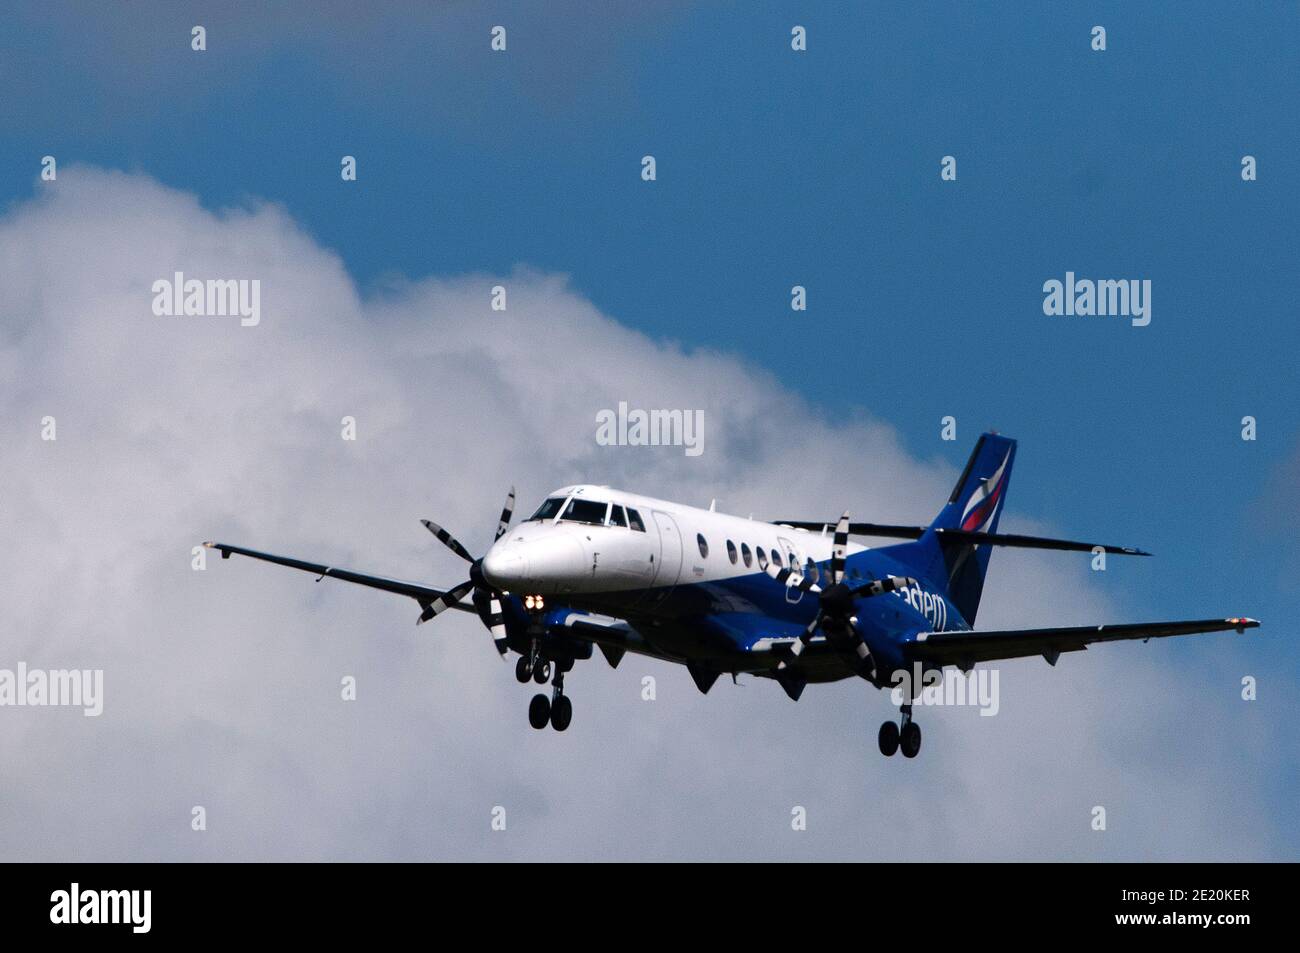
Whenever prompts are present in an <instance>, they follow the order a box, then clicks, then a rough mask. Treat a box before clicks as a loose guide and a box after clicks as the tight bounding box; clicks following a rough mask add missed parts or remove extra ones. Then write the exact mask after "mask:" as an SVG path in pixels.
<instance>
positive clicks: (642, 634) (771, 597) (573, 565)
mask: <svg viewBox="0 0 1300 953" xmlns="http://www.w3.org/2000/svg"><path fill="white" fill-rule="evenodd" d="M1015 455H1016V441H1014V440H1012V439H1010V438H1008V437H1004V436H1001V435H1000V434H998V433H996V432H989V433H985V434H983V435H982V436H981V437H980V438H979V440H978V442H977V443H976V444H975V449H974V451H973V452H972V453H971V456H970V459H969V461H968V462H967V464H966V468H965V470H964V471H963V472H962V474H961V478H960V479H959V480H958V481H957V485H956V487H955V488H954V489H953V491H952V494H951V495H950V496H949V498H948V501H947V503H946V504H945V505H944V507H943V508H942V509H941V510H940V511H939V515H938V516H937V517H936V518H935V520H934V521H933V522H932V523H930V524H929V525H928V526H899V525H886V524H878V523H855V522H852V521H850V519H849V514H848V513H844V514H843V515H842V516H841V517H840V518H839V519H838V520H837V521H833V522H822V521H817V520H773V521H756V520H754V519H753V518H752V517H751V518H743V517H739V516H729V515H726V514H723V513H719V512H715V511H714V508H713V506H710V507H709V509H699V508H696V507H692V506H685V505H683V504H680V503H674V502H670V501H668V500H661V499H655V498H653V497H648V496H641V495H638V494H635V493H628V492H625V491H622V490H615V489H611V488H609V487H605V486H593V485H578V486H567V487H563V488H562V489H558V490H555V491H554V492H552V493H549V494H547V496H546V498H545V499H544V500H543V502H542V504H541V505H540V506H539V507H538V508H537V510H536V512H534V513H533V515H532V516H530V517H528V519H526V520H524V521H523V522H521V523H519V524H518V525H516V526H514V527H513V528H512V527H511V525H510V522H511V517H512V515H513V512H514V504H515V492H514V490H513V489H511V491H510V493H509V496H508V497H507V500H506V505H505V508H504V509H503V510H502V511H501V517H500V519H499V521H498V524H497V529H496V536H495V537H494V539H493V542H492V545H491V546H490V547H489V548H488V550H487V552H486V553H484V554H483V555H482V557H479V558H476V557H474V556H473V555H472V554H471V553H470V552H469V550H467V549H466V548H465V547H464V546H463V545H461V543H460V542H459V541H458V540H457V539H456V538H455V537H453V536H452V535H451V534H450V533H448V532H447V531H446V530H445V529H443V528H442V527H441V526H439V525H437V524H436V523H432V522H430V521H428V520H422V521H421V522H422V523H423V524H424V526H425V528H427V529H428V530H429V532H431V533H432V534H433V535H434V536H435V537H436V538H437V539H438V540H439V541H440V542H441V543H442V544H443V545H444V546H446V547H447V548H448V549H450V550H451V551H452V552H453V553H455V554H456V555H457V556H459V557H460V558H461V559H463V560H464V561H465V562H466V563H468V564H469V578H468V580H466V581H465V582H462V583H461V584H459V585H457V586H453V587H451V588H450V589H439V588H435V587H432V586H427V585H424V584H422V583H414V582H403V581H400V580H396V579H389V578H386V577H382V576H375V575H370V574H367V573H360V572H353V571H351V570H348V569H340V568H338V567H335V566H331V565H325V564H323V563H315V562H308V561H306V560H301V559H295V558H291V557H287V556H277V555H274V554H272V553H265V552H259V551H257V550H252V549H245V548H243V547H240V546H234V545H231V544H228V543H216V542H208V543H205V544H204V545H205V546H207V547H209V548H211V549H215V550H218V551H220V553H221V557H222V559H229V558H230V556H231V554H232V553H233V554H237V555H241V556H248V557H251V558H253V559H260V560H265V561H267V562H272V563H277V564H279V565H282V566H290V567H292V568H294V569H301V570H305V571H307V572H311V573H314V574H316V576H317V580H316V581H317V582H319V581H320V580H321V579H324V578H325V577H327V576H328V577H330V578H333V579H341V580H343V581H345V582H352V583H357V584H359V585H363V586H369V587H371V588H374V589H380V590H383V591H386V592H392V593H397V594H398V595H402V596H408V597H410V598H412V599H414V600H416V602H417V603H419V605H420V609H421V612H420V615H419V618H418V619H417V620H416V624H417V625H419V624H422V623H425V622H428V621H429V620H430V619H433V618H435V617H436V616H438V615H439V614H441V613H442V612H444V611H446V610H448V609H459V610H462V611H466V612H473V613H476V614H477V615H478V616H479V618H480V620H481V621H482V623H483V625H484V626H485V627H486V628H487V630H488V632H489V633H490V634H491V637H492V640H493V642H494V644H495V646H496V649H497V651H498V652H499V653H500V654H501V656H502V658H505V657H507V655H508V653H509V652H515V653H518V655H519V658H518V660H517V663H516V666H515V677H516V678H517V679H518V681H519V682H521V683H525V684H526V683H527V682H529V681H530V680H531V681H533V682H535V683H536V684H537V685H545V684H546V683H547V682H548V681H549V682H550V683H551V692H550V695H549V696H548V695H546V694H542V693H539V694H537V695H535V696H534V697H533V699H532V701H531V703H530V704H529V707H528V719H529V723H530V724H531V725H532V727H533V728H536V729H539V730H540V729H543V728H545V727H546V726H547V725H548V724H549V725H550V726H551V727H552V728H553V729H555V730H556V731H564V730H565V729H566V728H568V727H569V724H570V721H571V720H572V717H573V704H572V702H571V701H570V699H569V696H568V695H566V694H565V692H564V676H565V673H567V672H569V671H570V670H572V668H573V665H574V663H575V662H578V661H582V660H585V659H590V658H591V657H592V655H593V648H599V649H600V651H601V653H602V654H603V655H604V657H605V659H606V660H607V661H608V663H609V664H610V666H611V667H617V665H618V664H619V662H620V660H621V659H622V658H623V656H624V655H625V654H626V653H627V652H632V653H635V654H639V655H645V656H649V657H651V658H656V659H661V660H664V661H668V662H675V663H679V664H682V665H684V666H685V667H686V669H687V671H688V672H689V673H690V675H691V677H692V678H693V679H694V681H695V684H696V686H697V687H698V688H699V690H700V691H701V692H704V693H707V692H708V691H709V689H710V688H712V686H713V684H714V682H715V681H716V680H717V679H718V677H719V676H721V675H723V674H729V675H731V676H732V679H733V681H734V680H735V679H736V677H737V676H738V675H740V674H750V675H753V676H758V677H762V678H767V679H771V680H773V681H775V682H776V683H777V684H778V685H780V687H781V688H782V689H783V690H784V691H785V693H786V694H787V695H788V696H789V697H790V698H791V699H792V700H794V701H798V700H799V697H800V696H801V694H802V693H803V690H804V688H805V687H806V686H807V685H808V684H811V683H825V682H833V681H838V680H840V679H845V678H860V679H862V680H864V681H866V682H867V683H869V684H870V685H872V686H874V687H876V688H886V687H889V688H891V689H892V688H893V687H895V685H897V684H899V683H900V681H901V679H900V676H899V675H898V674H897V673H901V672H911V671H921V672H923V673H927V674H926V676H925V677H926V678H929V677H931V676H929V675H928V673H933V672H939V673H941V672H942V670H943V668H944V667H945V666H956V667H957V668H958V669H960V670H961V671H962V672H969V671H970V670H971V669H972V668H973V667H974V666H975V665H977V664H979V663H985V662H995V661H1001V660H1005V659H1014V658H1027V657H1034V656H1042V657H1043V658H1044V659H1045V660H1046V661H1047V662H1048V664H1050V665H1053V666H1054V665H1055V664H1056V662H1057V659H1058V658H1059V657H1060V655H1061V654H1062V653H1064V652H1078V651H1083V650H1086V649H1087V647H1088V646H1089V645H1091V644H1093V643H1097V642H1113V641H1119V640H1127V639H1142V640H1143V641H1146V640H1148V639H1152V638H1164V637H1167V636H1176V635H1190V634H1193V633H1200V632H1222V631H1229V630H1235V631H1237V632H1239V633H1242V632H1245V630H1246V629H1250V628H1256V627H1257V626H1258V625H1259V622H1258V621H1256V620H1255V619H1250V618H1246V617H1240V616H1239V617H1232V618H1224V619H1200V620H1192V621H1183V622H1151V623H1137V624H1122V625H1092V626H1070V627H1062V628H1043V629H1018V630H1015V629H1013V630H1000V631H990V630H980V629H976V628H973V626H974V625H975V619H976V613H977V610H978V609H979V604H980V594H981V592H982V590H983V587H984V578H985V574H986V572H987V570H988V564H989V557H990V555H991V553H992V551H993V550H994V549H995V548H996V547H1000V546H1007V547H1022V548H1033V549H1051V550H1066V551H1077V552H1094V553H1095V552H1106V553H1114V554H1118V555H1126V556H1149V555H1150V554H1149V553H1147V552H1144V551H1142V550H1139V549H1132V548H1127V547H1121V546H1103V545H1100V544H1096V543H1082V542H1072V541H1069V540H1060V539H1048V538H1043V537H1036V536H1020V535H1012V534H1003V533H999V532H998V531H997V528H998V522H999V520H1000V518H1001V516H1002V511H1003V509H1004V507H1005V503H1006V498H1007V486H1008V484H1009V482H1010V478H1011V469H1012V466H1013V464H1014V463H1015ZM850 536H867V537H882V538H893V539H905V540H908V541H907V542H903V543H895V544H892V545H887V546H882V547H878V548H869V547H866V546H863V545H860V544H858V543H853V542H850V541H849V537H850ZM466 597H469V600H470V604H469V605H466V604H465V602H464V600H465V599H466ZM917 666H919V669H917V668H916V667H917ZM922 688H923V684H922V682H921V681H918V680H916V679H912V680H911V682H910V692H909V693H904V694H903V695H901V696H900V697H902V698H903V699H904V701H903V703H902V704H901V705H900V719H899V721H898V722H894V721H886V722H884V723H883V724H882V725H881V727H880V731H879V736H878V743H879V748H880V751H881V753H882V754H884V755H885V756H886V757H888V756H891V755H893V754H894V753H895V752H897V751H899V750H901V751H902V753H903V755H904V756H905V757H907V758H914V757H916V755H917V753H918V752H919V751H920V749H921V729H920V726H919V725H918V724H917V723H916V722H915V721H914V720H913V719H912V702H913V701H915V699H916V697H917V696H918V695H919V693H920V692H921V690H922Z"/></svg>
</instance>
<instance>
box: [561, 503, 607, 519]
mask: <svg viewBox="0 0 1300 953" xmlns="http://www.w3.org/2000/svg"><path fill="white" fill-rule="evenodd" d="M608 509H609V504H608V503H597V502H596V501H595V500H580V499H578V498H577V497H576V496H575V497H574V498H573V499H571V500H570V501H569V505H568V506H567V507H566V508H565V510H564V515H563V516H561V517H560V519H562V520H568V521H569V522H572V523H590V524H591V525H593V526H604V525H605V511H606V510H608Z"/></svg>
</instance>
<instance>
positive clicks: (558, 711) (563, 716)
mask: <svg viewBox="0 0 1300 953" xmlns="http://www.w3.org/2000/svg"><path fill="white" fill-rule="evenodd" d="M539 697H540V696H539ZM571 721H573V702H571V701H569V696H568V695H561V696H559V697H558V698H557V699H555V704H553V705H552V706H551V727H552V728H554V729H555V730H556V731H563V730H564V729H565V728H568V727H569V722H571Z"/></svg>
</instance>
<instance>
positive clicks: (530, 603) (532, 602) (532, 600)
mask: <svg viewBox="0 0 1300 953" xmlns="http://www.w3.org/2000/svg"><path fill="white" fill-rule="evenodd" d="M524 608H525V609H527V610H528V611H529V612H541V611H542V610H543V609H544V608H546V604H545V603H544V602H543V601H542V597H541V596H524Z"/></svg>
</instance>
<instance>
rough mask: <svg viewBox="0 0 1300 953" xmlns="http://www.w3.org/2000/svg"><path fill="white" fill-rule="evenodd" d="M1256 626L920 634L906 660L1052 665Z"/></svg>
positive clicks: (1238, 622)
mask: <svg viewBox="0 0 1300 953" xmlns="http://www.w3.org/2000/svg"><path fill="white" fill-rule="evenodd" d="M1258 626H1259V622H1258V621H1256V620H1255V619H1248V618H1245V617H1241V616H1239V617H1235V618H1231V619H1196V620H1192V621H1188V622H1138V623H1129V624H1124V625H1083V626H1072V627H1068V628H1064V627H1063V628H1053V629H1010V630H1006V631H1002V632H922V633H921V634H920V635H918V636H917V637H916V639H915V641H912V642H908V643H907V646H906V651H907V654H908V657H909V658H910V659H913V660H916V661H924V662H932V663H934V664H936V665H970V664H973V663H975V662H992V661H997V660H1000V659H1013V658H1028V657H1031V656H1034V655H1041V656H1043V657H1044V658H1046V659H1047V661H1048V662H1049V663H1050V664H1053V665H1054V664H1056V659H1057V657H1059V656H1060V654H1061V653H1062V652H1081V651H1083V650H1084V649H1086V648H1087V647H1088V646H1089V645H1091V644H1094V643H1097V642H1119V641H1124V640H1127V639H1143V640H1145V639H1163V638H1168V637H1170V636H1175V635H1196V634H1198V633H1202V632H1227V631H1231V630H1234V629H1235V630H1236V631H1238V632H1244V631H1246V630H1247V629H1254V628H1257V627H1258Z"/></svg>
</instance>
